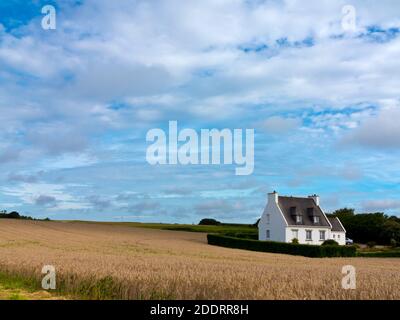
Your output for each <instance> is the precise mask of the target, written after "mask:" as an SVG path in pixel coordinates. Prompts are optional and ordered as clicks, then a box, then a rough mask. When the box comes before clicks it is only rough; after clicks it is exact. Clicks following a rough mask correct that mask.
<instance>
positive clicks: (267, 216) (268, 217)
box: [265, 214, 271, 224]
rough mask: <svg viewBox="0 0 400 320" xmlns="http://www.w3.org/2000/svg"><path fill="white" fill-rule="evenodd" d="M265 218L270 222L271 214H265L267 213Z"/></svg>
mask: <svg viewBox="0 0 400 320" xmlns="http://www.w3.org/2000/svg"><path fill="white" fill-rule="evenodd" d="M265 219H266V220H267V224H270V221H271V215H269V214H267V215H266V216H265Z"/></svg>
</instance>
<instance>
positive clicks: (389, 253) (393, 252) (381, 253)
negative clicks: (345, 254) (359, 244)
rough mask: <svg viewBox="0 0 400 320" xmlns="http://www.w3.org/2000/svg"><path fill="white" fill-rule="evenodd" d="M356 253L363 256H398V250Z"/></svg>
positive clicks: (399, 253)
mask: <svg viewBox="0 0 400 320" xmlns="http://www.w3.org/2000/svg"><path fill="white" fill-rule="evenodd" d="M357 255H358V256H359V257H364V258H400V250H387V251H376V252H359V253H358V254H357Z"/></svg>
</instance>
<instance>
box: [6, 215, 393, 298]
mask: <svg viewBox="0 0 400 320" xmlns="http://www.w3.org/2000/svg"><path fill="white" fill-rule="evenodd" d="M43 265H53V266H55V268H56V271H57V286H58V290H59V291H61V293H63V294H69V295H71V296H72V297H84V298H91V299H399V298H400V259H396V258H386V259H382V258H325V259H312V258H304V257H297V256H288V255H280V254H269V253H257V252H250V251H244V250H235V249H228V248H221V247H215V246H210V245H208V244H207V243H206V234H203V233H189V232H178V231H166V230H153V229H141V228H134V227H127V226H118V225H117V226H116V225H102V224H92V223H72V222H37V221H13V220H1V221H0V268H1V271H2V272H10V273H11V274H18V275H22V276H24V277H30V278H31V279H35V281H36V280H37V281H38V283H40V281H41V279H42V277H43V275H42V274H41V269H42V267H43ZM344 265H353V266H354V267H355V268H356V270H357V289H356V290H344V289H342V286H341V280H342V277H343V275H342V273H341V270H342V267H343V266H344Z"/></svg>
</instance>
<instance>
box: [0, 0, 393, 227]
mask: <svg viewBox="0 0 400 320" xmlns="http://www.w3.org/2000/svg"><path fill="white" fill-rule="evenodd" d="M47 4H52V5H54V6H55V7H56V10H57V29H56V30H43V29H42V28H41V19H42V18H43V15H42V13H41V8H42V7H43V6H44V5H47ZM346 4H347V3H346V2H345V1H340V0H337V1H332V0H329V1H296V0H287V1H278V0H271V1H259V0H258V1H249V0H247V1H240V0H235V1H227V0H219V1H216V0H214V1H211V0H204V1H194V0H193V1H191V0H190V1H184V2H183V1H177V0H170V1H162V0H155V1H139V0H137V1H133V0H132V1H127V0H121V1H106V0H82V1H39V0H38V1H17V0H14V1H12V0H10V1H2V3H1V4H0V84H1V85H0V108H1V113H0V117H1V122H2V124H3V125H2V129H1V131H0V165H1V168H2V170H1V172H0V202H1V204H2V208H4V209H6V210H9V211H11V210H17V211H20V212H21V213H23V214H27V215H32V216H34V217H47V216H48V217H50V218H52V219H85V220H109V221H162V222H182V223H183V222H185V223H192V222H194V223H197V222H198V221H199V220H200V219H201V218H203V217H213V218H217V219H220V220H224V221H232V222H254V221H255V220H256V219H257V218H258V217H259V216H260V214H261V212H262V209H263V206H264V205H265V201H266V194H267V192H269V191H272V190H277V191H278V192H279V193H281V194H285V195H305V196H306V195H309V194H314V193H317V194H319V195H320V196H321V203H322V205H323V208H324V209H325V210H326V211H328V212H329V211H332V210H334V209H337V208H341V207H345V206H347V207H352V208H355V209H356V210H357V212H366V211H384V212H386V213H388V214H394V215H399V214H400V194H399V191H400V173H399V170H398V169H399V160H398V159H399V156H400V126H399V125H398V119H399V118H400V103H399V99H400V96H399V88H400V76H399V72H398V71H399V70H400V60H399V59H398V57H399V56H400V32H399V30H400V29H399V28H400V14H399V13H400V3H399V2H398V1H379V2H378V1H352V5H353V6H354V8H355V10H356V11H355V12H356V18H357V19H356V29H355V30H353V31H348V30H344V29H343V27H342V19H343V13H342V8H343V6H344V5H346ZM172 120H177V121H178V126H179V127H180V128H185V127H186V128H194V129H196V130H200V129H212V128H220V129H222V128H229V129H235V128H242V129H246V128H254V129H255V170H254V173H253V174H252V175H250V176H236V175H235V173H234V168H233V166H204V165H203V166H201V165H199V166H182V165H177V166H150V165H149V164H148V163H147V162H146V148H147V146H148V143H147V142H146V133H147V131H148V130H150V129H152V128H166V127H167V126H168V121H172Z"/></svg>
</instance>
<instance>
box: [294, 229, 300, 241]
mask: <svg viewBox="0 0 400 320" xmlns="http://www.w3.org/2000/svg"><path fill="white" fill-rule="evenodd" d="M292 234H293V238H294V239H299V230H292Z"/></svg>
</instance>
